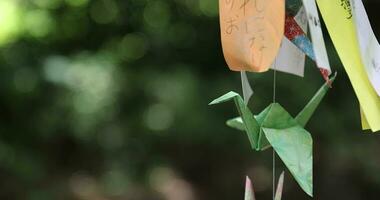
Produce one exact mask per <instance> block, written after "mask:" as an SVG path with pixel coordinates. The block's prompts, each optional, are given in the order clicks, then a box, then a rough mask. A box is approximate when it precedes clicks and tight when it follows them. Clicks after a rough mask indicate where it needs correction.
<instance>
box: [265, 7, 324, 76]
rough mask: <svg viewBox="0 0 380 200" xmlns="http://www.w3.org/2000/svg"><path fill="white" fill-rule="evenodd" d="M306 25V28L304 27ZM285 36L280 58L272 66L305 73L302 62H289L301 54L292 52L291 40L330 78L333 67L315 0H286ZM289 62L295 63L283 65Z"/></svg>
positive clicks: (291, 71)
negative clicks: (309, 32) (308, 34)
mask: <svg viewBox="0 0 380 200" xmlns="http://www.w3.org/2000/svg"><path fill="white" fill-rule="evenodd" d="M302 2H303V3H302ZM302 5H303V7H304V9H303V7H302ZM297 18H298V20H297ZM307 24H308V25H309V28H310V31H311V36H312V41H313V43H312V42H311V41H310V40H309V38H308V37H307V35H306V32H307ZM305 25H306V28H305V27H304V26H305ZM285 37H286V39H287V40H286V39H285V40H283V42H284V43H283V44H282V46H281V49H280V53H279V55H278V58H277V59H276V61H275V63H274V67H272V68H274V69H277V68H279V70H280V71H284V72H288V73H292V74H296V75H299V74H300V71H301V72H302V74H303V65H301V66H300V64H298V65H294V64H293V63H289V62H291V61H292V60H293V59H299V57H300V55H297V54H296V53H293V56H292V55H291V54H290V52H292V51H291V50H292V49H291V48H290V47H289V42H288V41H291V42H292V43H293V44H294V45H295V46H297V47H298V49H299V50H301V51H302V52H303V53H305V54H306V55H307V56H308V57H309V58H310V59H312V60H313V61H314V62H315V63H316V65H317V67H318V68H319V70H320V72H321V74H322V76H323V77H324V79H326V80H328V76H329V75H330V74H331V69H330V64H329V61H328V57H327V52H326V47H325V43H324V39H323V35H322V30H321V25H320V21H319V17H318V11H317V6H316V4H315V2H314V1H310V0H306V1H302V0H291V1H286V19H285ZM289 50H290V51H289ZM302 62H304V61H302ZM287 64H293V65H291V66H287V67H283V66H284V65H287ZM300 67H302V68H301V69H302V70H300Z"/></svg>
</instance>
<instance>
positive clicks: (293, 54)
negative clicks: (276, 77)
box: [271, 3, 307, 77]
mask: <svg viewBox="0 0 380 200" xmlns="http://www.w3.org/2000/svg"><path fill="white" fill-rule="evenodd" d="M286 5H287V9H286V12H287V13H293V12H294V13H296V15H295V17H294V19H295V20H296V22H297V23H298V24H299V26H300V27H301V28H302V30H303V31H304V32H305V33H307V18H306V12H305V9H304V8H301V9H299V10H298V9H297V10H298V13H297V11H289V10H288V3H286ZM301 6H302V4H301ZM287 28H288V27H285V29H287ZM271 68H272V69H275V70H277V71H281V72H286V73H290V74H294V75H297V76H301V77H303V76H304V69H305V53H304V52H302V51H301V50H300V49H299V48H298V47H297V46H295V45H294V44H293V43H292V42H291V41H290V40H289V39H288V38H287V37H285V36H284V37H283V39H282V42H281V47H280V50H279V52H278V55H277V57H276V59H275V61H274V63H273V66H271Z"/></svg>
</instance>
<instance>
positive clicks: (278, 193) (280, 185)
mask: <svg viewBox="0 0 380 200" xmlns="http://www.w3.org/2000/svg"><path fill="white" fill-rule="evenodd" d="M284 173H285V172H282V173H281V175H280V178H279V179H278V183H277V189H276V195H275V196H274V200H281V198H282V190H283V187H284Z"/></svg>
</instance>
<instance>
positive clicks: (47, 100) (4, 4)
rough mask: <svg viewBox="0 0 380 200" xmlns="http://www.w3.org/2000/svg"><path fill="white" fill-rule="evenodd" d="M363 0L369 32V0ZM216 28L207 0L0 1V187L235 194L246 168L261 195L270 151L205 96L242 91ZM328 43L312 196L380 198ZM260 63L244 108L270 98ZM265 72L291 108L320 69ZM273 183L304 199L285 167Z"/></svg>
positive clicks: (195, 198)
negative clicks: (257, 147)
mask: <svg viewBox="0 0 380 200" xmlns="http://www.w3.org/2000/svg"><path fill="white" fill-rule="evenodd" d="M365 6H366V8H367V9H368V13H369V16H370V19H371V22H372V25H373V28H374V30H375V33H376V35H377V36H379V35H380V21H379V20H378V19H379V14H378V10H379V9H380V2H379V1H376V0H372V1H365ZM324 32H325V33H327V32H326V30H325V29H324ZM219 37H220V36H219V24H218V3H217V1H216V0H1V1H0V199H5V200H8V199H10V200H14V199H15V200H18V199H27V200H50V199H55V200H60V199H70V200H71V199H72V200H151V199H153V200H154V199H157V200H212V199H226V200H232V199H243V193H244V181H245V176H246V175H249V176H250V177H251V178H252V180H253V183H254V187H255V190H256V193H257V199H259V200H260V199H270V198H271V192H272V191H271V190H272V183H271V181H272V171H271V170H272V163H271V159H272V152H271V151H266V152H262V153H257V152H254V151H253V150H251V149H250V145H249V142H248V139H247V137H246V135H245V134H244V133H241V132H238V131H235V130H232V129H230V128H228V127H226V126H225V124H224V123H225V120H226V119H228V118H230V117H234V116H235V115H236V114H237V113H236V111H235V108H234V106H233V104H223V105H218V106H213V107H209V106H208V103H209V102H210V101H211V100H212V99H214V98H215V97H218V96H219V95H221V94H224V93H226V92H228V91H230V90H235V91H239V92H240V91H241V89H240V74H239V73H236V72H231V71H229V70H228V68H227V67H226V63H225V61H224V58H223V55H222V49H221V44H220V41H219ZM326 43H327V47H328V52H329V57H330V62H331V65H332V68H333V70H336V71H337V72H338V78H337V81H336V82H335V83H334V87H333V89H332V90H331V91H330V92H329V93H328V95H327V96H326V98H325V99H324V101H323V103H322V104H321V106H320V107H319V109H318V110H317V112H316V113H315V115H314V116H313V118H312V120H311V121H310V123H309V124H308V126H307V129H308V130H309V131H310V132H311V133H312V135H313V139H314V157H315V158H314V179H315V181H314V184H315V185H314V188H315V196H316V198H317V199H326V200H327V199H345V200H375V199H379V197H378V196H379V188H380V172H379V170H380V156H379V155H380V138H379V135H376V134H370V133H368V132H365V131H364V133H363V131H362V130H361V126H360V118H359V105H358V102H357V99H356V97H355V94H354V91H353V89H352V87H351V84H350V82H349V80H348V78H347V75H346V73H345V71H344V70H343V68H342V66H341V63H340V60H339V58H338V56H337V54H336V52H335V49H334V47H333V46H332V44H331V41H330V38H329V37H328V35H327V34H326ZM272 73H273V72H266V73H262V74H249V79H250V81H251V82H252V84H253V88H254V91H255V94H254V97H253V98H252V99H251V102H250V107H251V108H252V110H253V111H254V112H259V111H260V110H262V109H263V108H264V107H266V105H268V104H269V103H270V102H271V99H272V81H273V79H272ZM277 82H278V87H277V100H278V101H279V102H280V103H281V104H282V105H283V106H284V107H286V108H287V109H288V110H289V112H290V113H291V114H292V115H296V114H297V112H298V111H300V110H301V109H302V107H303V106H304V105H305V104H306V103H307V101H308V100H309V98H311V96H312V95H313V94H314V93H315V92H316V90H317V89H318V88H319V87H320V85H321V84H322V83H323V80H322V78H321V76H320V74H319V72H318V71H317V69H316V67H315V66H314V63H312V62H311V61H310V60H307V66H306V72H305V78H299V77H296V76H292V75H288V74H284V73H278V74H277ZM277 163H278V164H277V176H278V175H279V173H280V171H281V170H283V169H284V166H283V164H282V163H281V162H280V160H279V159H278V158H277ZM284 190H285V191H284V199H310V198H309V197H307V196H306V195H305V194H304V193H303V192H302V190H301V189H300V188H299V187H298V185H297V184H296V183H295V181H294V180H293V178H292V177H291V176H290V175H289V173H288V172H287V174H286V177H285V188H284Z"/></svg>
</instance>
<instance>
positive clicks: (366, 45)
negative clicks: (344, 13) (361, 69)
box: [351, 0, 380, 96]
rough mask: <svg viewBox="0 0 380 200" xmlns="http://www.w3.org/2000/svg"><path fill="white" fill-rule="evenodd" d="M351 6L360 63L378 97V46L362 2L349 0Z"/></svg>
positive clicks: (379, 70)
mask: <svg viewBox="0 0 380 200" xmlns="http://www.w3.org/2000/svg"><path fill="white" fill-rule="evenodd" d="M351 5H352V6H351V7H352V16H353V18H354V22H355V25H356V33H357V36H358V41H359V47H360V53H361V57H362V62H363V64H364V66H365V69H366V71H367V74H368V78H369V80H370V82H371V84H372V86H373V88H374V89H375V90H376V93H377V95H379V96H380V45H379V42H378V41H377V39H376V36H375V34H374V33H373V30H372V27H371V24H370V22H369V19H368V16H367V13H366V11H365V8H364V5H363V2H362V1H361V0H351Z"/></svg>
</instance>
